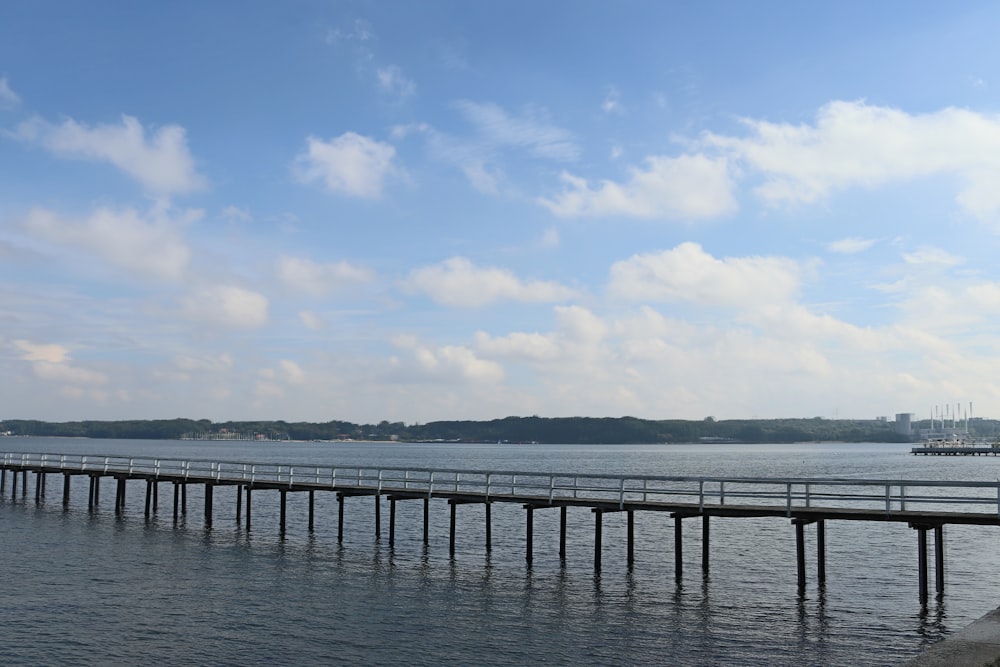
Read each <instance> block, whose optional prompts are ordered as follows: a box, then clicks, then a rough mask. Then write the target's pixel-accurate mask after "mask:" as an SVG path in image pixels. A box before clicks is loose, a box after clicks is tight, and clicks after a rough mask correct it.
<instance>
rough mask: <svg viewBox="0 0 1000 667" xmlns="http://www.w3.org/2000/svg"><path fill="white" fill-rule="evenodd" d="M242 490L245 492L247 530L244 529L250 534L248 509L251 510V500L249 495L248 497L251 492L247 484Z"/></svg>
mask: <svg viewBox="0 0 1000 667" xmlns="http://www.w3.org/2000/svg"><path fill="white" fill-rule="evenodd" d="M244 488H245V489H246V490H247V528H246V530H247V532H248V533H249V532H250V509H251V505H250V501H251V499H252V498H251V495H250V491H251V489H250V485H249V484H247V485H246V486H245V487H244Z"/></svg>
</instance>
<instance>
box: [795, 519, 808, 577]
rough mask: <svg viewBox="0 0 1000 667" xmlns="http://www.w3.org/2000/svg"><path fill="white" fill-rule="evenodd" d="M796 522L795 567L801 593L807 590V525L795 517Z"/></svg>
mask: <svg viewBox="0 0 1000 667" xmlns="http://www.w3.org/2000/svg"><path fill="white" fill-rule="evenodd" d="M792 523H793V524H795V567H796V573H797V574H798V587H799V595H802V593H804V592H805V590H806V545H805V534H804V533H805V526H804V525H803V522H802V521H799V520H798V519H793V520H792Z"/></svg>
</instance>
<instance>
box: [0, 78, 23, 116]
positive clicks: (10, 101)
mask: <svg viewBox="0 0 1000 667" xmlns="http://www.w3.org/2000/svg"><path fill="white" fill-rule="evenodd" d="M20 104H21V97H20V96H19V95H18V94H17V93H15V92H14V91H13V90H12V89H11V87H10V83H8V82H7V77H2V78H0V109H6V110H8V111H9V110H11V109H15V108H17V106H18V105H20Z"/></svg>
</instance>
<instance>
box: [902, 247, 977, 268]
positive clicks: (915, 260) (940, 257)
mask: <svg viewBox="0 0 1000 667" xmlns="http://www.w3.org/2000/svg"><path fill="white" fill-rule="evenodd" d="M903 261H904V262H906V263H907V264H912V265H923V266H940V267H949V266H958V265H959V264H964V263H965V259H964V258H962V257H959V256H957V255H953V254H952V253H950V252H948V251H947V250H942V249H941V248H933V247H930V246H924V247H922V248H919V249H917V250H916V251H914V252H908V253H904V254H903Z"/></svg>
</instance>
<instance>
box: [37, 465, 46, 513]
mask: <svg viewBox="0 0 1000 667" xmlns="http://www.w3.org/2000/svg"><path fill="white" fill-rule="evenodd" d="M44 485H45V473H44V472H41V471H38V472H36V473H35V504H36V505H37V504H38V503H40V502H42V495H43V493H42V489H43V487H44Z"/></svg>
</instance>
